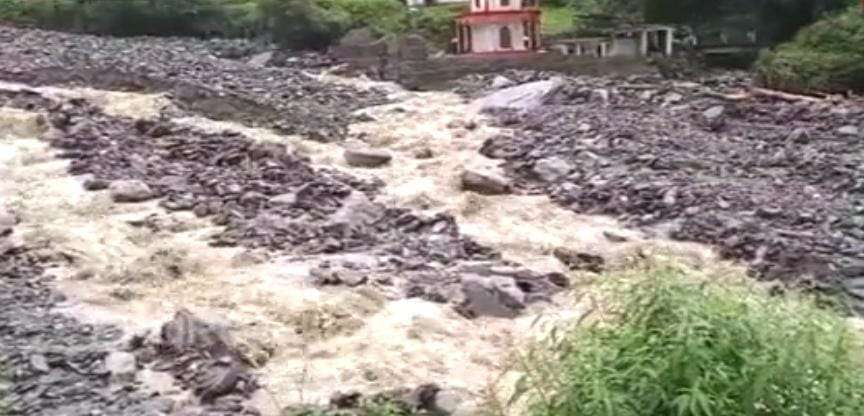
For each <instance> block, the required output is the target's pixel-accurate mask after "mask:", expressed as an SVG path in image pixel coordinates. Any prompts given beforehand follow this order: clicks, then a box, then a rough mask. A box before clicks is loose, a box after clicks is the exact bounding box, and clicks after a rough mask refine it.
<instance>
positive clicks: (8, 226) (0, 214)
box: [0, 206, 18, 237]
mask: <svg viewBox="0 0 864 416" xmlns="http://www.w3.org/2000/svg"><path fill="white" fill-rule="evenodd" d="M17 224H18V217H17V216H16V215H15V214H13V213H11V212H9V211H7V210H6V209H4V208H3V207H2V206H0V237H5V236H7V235H9V234H12V229H13V228H15V225H17Z"/></svg>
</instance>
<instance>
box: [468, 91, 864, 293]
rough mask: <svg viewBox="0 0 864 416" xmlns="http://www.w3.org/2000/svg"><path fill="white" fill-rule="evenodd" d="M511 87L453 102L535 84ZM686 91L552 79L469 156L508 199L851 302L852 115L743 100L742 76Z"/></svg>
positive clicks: (857, 265)
mask: <svg viewBox="0 0 864 416" xmlns="http://www.w3.org/2000/svg"><path fill="white" fill-rule="evenodd" d="M519 77H521V78H519ZM513 78H514V79H513V80H511V81H509V82H505V81H504V79H502V78H498V79H497V80H496V79H495V78H493V77H485V78H483V77H477V78H475V79H471V80H466V85H467V87H465V88H464V90H465V91H466V92H468V93H470V92H471V91H472V88H471V86H474V87H473V89H474V90H477V89H478V88H477V85H478V83H479V85H481V86H485V88H493V84H495V83H496V82H497V83H498V85H499V86H504V87H507V86H508V85H512V84H516V83H519V82H522V81H533V80H536V79H545V78H548V76H544V75H543V74H514V77H513ZM696 81H697V82H693V81H667V80H662V79H659V78H652V77H641V78H639V77H635V78H628V79H617V80H613V79H604V78H569V79H561V80H560V83H559V84H558V85H557V86H556V88H555V89H554V91H551V92H550V93H549V94H548V95H547V96H546V97H545V98H546V101H545V104H544V105H540V106H536V107H534V108H533V109H530V110H528V111H501V112H500V114H499V117H498V120H499V123H501V124H502V125H506V126H507V127H510V128H513V129H515V132H514V133H513V134H507V135H502V136H499V137H496V138H492V139H490V140H488V141H487V142H486V143H485V144H484V146H483V149H482V152H483V154H484V155H486V156H489V157H492V158H498V159H501V160H503V161H504V167H505V169H506V170H507V172H508V173H509V175H510V176H511V177H512V178H514V180H515V181H516V183H517V187H518V188H519V189H521V190H522V191H524V192H529V193H544V194H547V195H549V196H550V197H551V198H552V199H553V200H554V201H556V202H557V203H559V204H560V205H562V206H564V207H567V208H569V209H571V210H573V211H576V212H579V213H586V214H607V215H614V216H616V217H618V218H620V219H622V220H624V221H626V222H628V223H630V224H632V225H634V226H638V227H641V228H643V229H646V230H651V231H652V232H653V233H655V234H656V235H666V236H669V237H671V238H673V239H678V240H688V241H697V242H702V243H707V244H711V245H713V246H715V247H717V248H718V249H719V250H720V252H721V254H722V255H723V256H724V257H727V258H733V259H740V260H744V261H746V262H747V263H748V264H749V265H750V267H751V270H752V272H753V274H754V275H756V276H758V277H759V278H761V279H767V280H775V279H779V280H782V281H784V282H788V283H792V284H795V285H804V286H808V287H813V286H816V287H819V288H822V289H827V290H832V291H834V290H836V289H838V288H845V289H848V291H847V293H849V294H851V295H852V296H853V298H861V296H862V295H864V293H862V292H860V290H859V287H860V285H861V282H862V279H864V233H862V225H864V181H862V178H864V124H862V120H864V105H862V103H860V102H856V101H854V100H844V99H814V98H809V97H789V96H785V97H784V96H782V95H776V94H772V92H770V91H767V92H766V91H762V90H758V89H755V90H752V91H751V90H750V86H749V80H748V79H747V78H746V76H744V77H742V76H734V75H724V76H718V77H713V78H712V77H708V78H706V79H701V80H696ZM523 85H524V84H523ZM482 88H483V87H480V89H482Z"/></svg>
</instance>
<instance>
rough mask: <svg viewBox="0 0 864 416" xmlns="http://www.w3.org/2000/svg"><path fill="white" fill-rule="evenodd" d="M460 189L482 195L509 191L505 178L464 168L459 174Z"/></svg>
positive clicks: (501, 193)
mask: <svg viewBox="0 0 864 416" xmlns="http://www.w3.org/2000/svg"><path fill="white" fill-rule="evenodd" d="M460 180H461V183H462V189H463V190H466V191H471V192H476V193H478V194H483V195H503V194H509V193H510V192H511V188H510V184H509V183H508V182H507V180H506V179H504V178H501V177H499V176H497V175H494V174H492V173H486V172H477V171H473V170H466V171H464V172H462V175H461V176H460Z"/></svg>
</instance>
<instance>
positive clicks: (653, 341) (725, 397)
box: [519, 267, 864, 416]
mask: <svg viewBox="0 0 864 416" xmlns="http://www.w3.org/2000/svg"><path fill="white" fill-rule="evenodd" d="M686 273H687V272H685V271H682V270H681V269H676V268H673V267H665V268H660V269H658V270H654V271H652V272H650V273H648V274H649V275H648V276H647V277H642V278H636V277H633V278H631V279H627V280H626V281H625V282H619V283H618V284H614V285H613V286H612V287H611V288H610V289H609V290H607V291H606V294H607V296H608V297H606V298H605V300H606V301H609V302H610V303H609V305H610V306H608V310H605V312H606V313H605V314H604V315H603V316H604V319H603V321H602V323H597V324H595V325H587V324H584V323H583V324H581V325H577V326H576V327H574V328H573V329H571V330H569V331H565V332H564V334H563V335H556V333H553V334H552V335H553V336H552V337H551V338H550V340H549V341H548V344H544V345H542V346H541V348H538V349H537V350H536V351H534V352H532V353H531V354H529V355H528V356H527V357H526V358H525V360H524V363H525V368H526V369H527V370H528V371H527V373H526V374H527V375H526V377H525V378H523V380H521V382H520V389H519V391H520V392H527V393H529V397H530V400H529V401H530V412H529V414H531V415H533V416H573V415H579V416H599V415H603V416H631V415H632V416H644V415H652V416H673V415H674V416H697V415H699V416H707V415H716V416H737V415H780V416H783V415H789V416H793V415H794V416H801V415H811V416H816V415H820V416H828V415H833V416H853V415H862V414H864V371H862V370H864V366H862V361H861V358H862V357H861V350H860V347H861V343H860V339H859V338H858V336H857V334H854V333H852V332H851V331H850V329H849V328H848V327H847V324H846V322H845V321H844V320H843V319H842V318H840V317H839V316H838V315H836V314H835V313H834V312H832V311H826V310H823V309H819V308H817V307H816V306H815V305H814V304H813V303H811V302H809V301H807V300H802V299H800V298H793V297H791V296H790V297H785V298H781V297H770V296H768V295H767V294H765V293H762V292H759V291H756V290H755V289H753V288H752V286H749V285H748V284H746V283H744V282H742V281H736V282H729V281H726V280H727V279H721V280H724V281H717V280H713V281H711V280H708V279H701V280H696V279H695V278H687V277H684V275H685V274H686ZM544 351H546V353H544ZM548 351H552V352H551V353H548Z"/></svg>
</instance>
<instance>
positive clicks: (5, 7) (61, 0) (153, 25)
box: [0, 0, 257, 36]
mask: <svg viewBox="0 0 864 416" xmlns="http://www.w3.org/2000/svg"><path fill="white" fill-rule="evenodd" d="M254 4H255V3H254V0H172V1H151V0H123V1H101V0H98V1H97V0H27V1H22V0H0V18H2V19H3V20H7V21H12V22H16V23H20V24H27V25H34V26H37V27H40V28H45V29H53V30H62V31H72V32H84V33H94V34H107V35H114V36H140V35H154V36H208V35H219V36H241V35H245V34H252V33H254V32H255V26H256V19H257V18H256V16H255V15H254V14H252V13H253V12H254V10H255V8H254ZM250 5H252V6H253V7H250Z"/></svg>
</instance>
